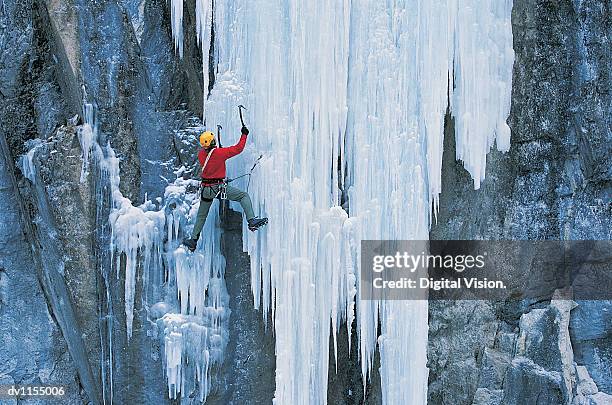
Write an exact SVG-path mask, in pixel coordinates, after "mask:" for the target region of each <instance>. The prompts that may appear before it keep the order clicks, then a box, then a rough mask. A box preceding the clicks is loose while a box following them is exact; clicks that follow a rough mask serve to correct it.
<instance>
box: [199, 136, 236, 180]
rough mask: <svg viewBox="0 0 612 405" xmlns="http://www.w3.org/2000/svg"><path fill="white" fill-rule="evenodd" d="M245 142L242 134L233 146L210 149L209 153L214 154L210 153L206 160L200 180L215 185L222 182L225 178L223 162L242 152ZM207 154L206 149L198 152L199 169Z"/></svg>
mask: <svg viewBox="0 0 612 405" xmlns="http://www.w3.org/2000/svg"><path fill="white" fill-rule="evenodd" d="M246 140H247V136H246V135H244V134H243V135H241V136H240V140H239V141H238V143H237V144H236V145H234V146H228V147H227V148H214V149H211V152H212V151H214V152H212V156H211V157H210V159H208V163H207V164H206V167H205V168H204V171H203V172H202V174H201V177H202V179H207V180H210V181H209V182H207V183H211V182H212V183H216V182H220V181H221V180H223V179H224V178H225V161H226V160H227V159H229V158H231V157H234V156H236V155H237V154H239V153H240V152H242V151H243V150H244V146H245V145H246ZM208 153H210V152H208V151H207V150H206V149H200V152H198V160H199V161H200V168H201V167H202V166H203V165H204V162H205V161H206V157H207V156H208ZM200 170H201V169H200Z"/></svg>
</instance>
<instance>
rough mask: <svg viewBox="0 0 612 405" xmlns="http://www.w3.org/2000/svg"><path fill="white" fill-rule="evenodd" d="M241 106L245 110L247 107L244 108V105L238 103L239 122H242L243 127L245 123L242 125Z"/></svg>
mask: <svg viewBox="0 0 612 405" xmlns="http://www.w3.org/2000/svg"><path fill="white" fill-rule="evenodd" d="M243 108H244V109H245V110H246V109H247V108H246V107H245V106H243V105H242V104H240V105H239V106H238V113H239V114H240V122H241V123H242V126H243V127H244V126H246V125H244V118H242V109H243Z"/></svg>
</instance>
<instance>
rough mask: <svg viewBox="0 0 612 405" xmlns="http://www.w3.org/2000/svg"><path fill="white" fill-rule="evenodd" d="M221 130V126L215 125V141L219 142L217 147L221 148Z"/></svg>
mask: <svg viewBox="0 0 612 405" xmlns="http://www.w3.org/2000/svg"><path fill="white" fill-rule="evenodd" d="M222 129H223V127H222V126H221V125H217V140H218V141H219V147H220V148H222V147H223V145H221V130H222Z"/></svg>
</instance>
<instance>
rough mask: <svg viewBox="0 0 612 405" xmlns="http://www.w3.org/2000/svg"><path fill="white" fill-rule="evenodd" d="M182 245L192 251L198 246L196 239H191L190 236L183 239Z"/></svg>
mask: <svg viewBox="0 0 612 405" xmlns="http://www.w3.org/2000/svg"><path fill="white" fill-rule="evenodd" d="M183 245H185V246H186V247H187V249H189V251H191V252H193V251H195V250H196V248H197V247H198V240H197V239H192V238H189V239H185V240H184V241H183Z"/></svg>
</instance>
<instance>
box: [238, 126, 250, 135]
mask: <svg viewBox="0 0 612 405" xmlns="http://www.w3.org/2000/svg"><path fill="white" fill-rule="evenodd" d="M240 132H242V134H243V135H248V134H249V129H248V128H247V127H242V129H241V130H240Z"/></svg>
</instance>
